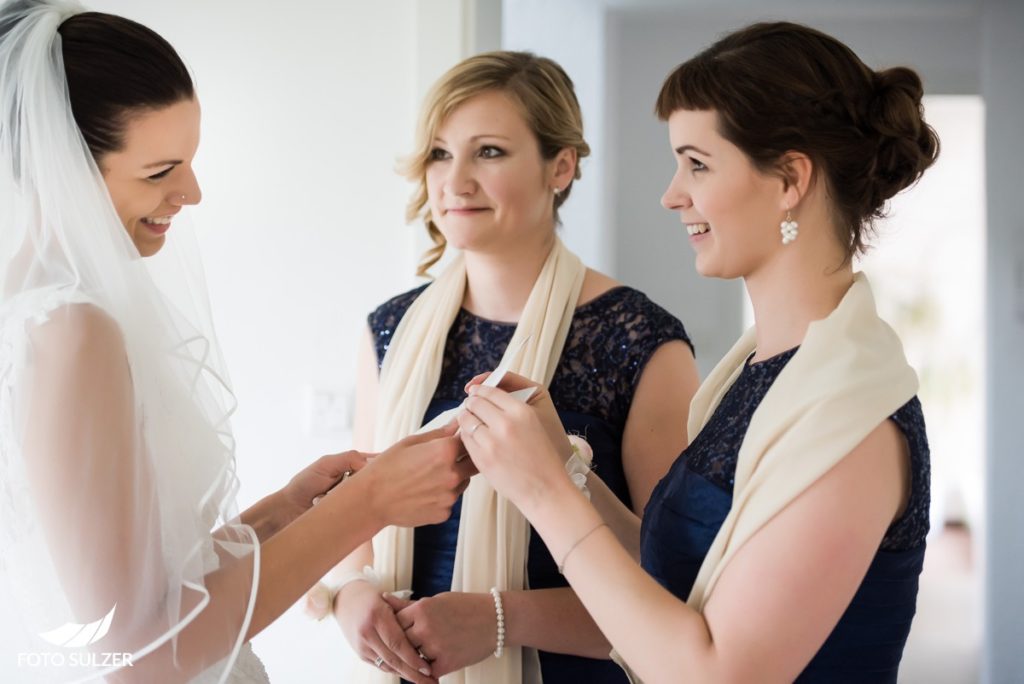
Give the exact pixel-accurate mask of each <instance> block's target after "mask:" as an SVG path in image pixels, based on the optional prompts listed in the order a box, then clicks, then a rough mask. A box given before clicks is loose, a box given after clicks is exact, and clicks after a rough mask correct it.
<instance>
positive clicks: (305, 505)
mask: <svg viewBox="0 0 1024 684" xmlns="http://www.w3.org/2000/svg"><path fill="white" fill-rule="evenodd" d="M367 458H368V456H367V454H363V453H360V452H358V451H345V452H343V453H340V454H329V455H327V456H322V457H320V458H318V459H317V460H315V461H313V463H312V464H310V465H308V466H306V467H305V468H303V469H302V470H301V471H299V473H298V474H297V475H296V476H295V477H293V478H292V479H291V480H290V481H289V482H288V484H286V485H285V486H284V489H282V490H281V492H280V493H281V500H282V502H283V505H284V507H285V508H286V509H287V510H290V511H291V512H292V516H291V517H292V519H294V518H297V517H298V516H300V515H302V514H303V513H305V512H306V511H307V510H309V508H310V507H311V506H312V505H313V503H314V501H315V500H316V499H319V498H320V497H322V496H324V495H325V494H326V493H327V492H328V491H330V489H331V488H332V487H334V486H335V485H336V484H338V483H339V482H341V480H342V478H344V477H345V474H346V473H356V472H359V471H360V470H362V469H363V468H364V467H365V466H366V463H367Z"/></svg>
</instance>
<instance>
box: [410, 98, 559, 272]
mask: <svg viewBox="0 0 1024 684" xmlns="http://www.w3.org/2000/svg"><path fill="white" fill-rule="evenodd" d="M562 156H564V155H559V157H558V158H556V159H553V160H551V161H546V160H544V159H543V158H542V157H541V154H540V148H539V145H538V142H537V138H536V136H535V135H534V134H533V131H531V130H530V128H529V126H528V125H527V123H526V120H525V119H524V118H523V116H522V114H521V113H520V109H519V106H518V105H517V104H516V103H515V102H514V101H513V100H512V99H510V98H509V97H508V96H507V95H505V94H504V93H502V92H500V91H492V92H487V93H482V94H480V95H476V96H474V97H472V98H470V99H469V100H466V101H465V102H464V103H462V104H461V105H459V106H458V107H457V108H456V109H455V110H454V111H453V112H452V113H451V114H450V115H449V116H448V118H447V119H446V120H445V121H444V122H443V123H442V125H441V126H440V127H439V128H438V130H437V135H436V136H435V138H434V140H433V149H432V151H431V156H430V160H429V161H428V163H427V171H426V180H427V198H428V203H429V206H430V213H431V216H432V217H433V219H434V222H435V223H436V224H437V227H438V228H439V229H440V230H441V232H442V233H443V234H444V236H445V239H446V240H447V241H448V244H449V245H452V246H453V247H456V248H458V249H463V250H467V251H475V252H481V253H496V252H507V251H508V250H509V249H521V248H524V247H529V246H531V245H537V246H540V245H543V244H547V240H549V239H550V236H551V233H552V231H553V230H554V192H553V191H554V189H555V188H556V187H557V188H559V189H564V188H565V186H566V185H568V184H569V181H570V180H571V179H572V173H573V171H574V164H572V165H569V164H567V163H565V160H562V161H560V158H561V157H562Z"/></svg>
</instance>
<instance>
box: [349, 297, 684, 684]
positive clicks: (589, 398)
mask: <svg viewBox="0 0 1024 684" xmlns="http://www.w3.org/2000/svg"><path fill="white" fill-rule="evenodd" d="M425 287H426V286H425V285H424V286H423V287H419V288H417V289H415V290H412V291H410V292H406V293H405V294H402V295H399V296H397V297H395V298H393V299H391V300H389V301H387V302H385V303H384V304H383V305H382V306H380V307H379V308H378V309H377V310H376V311H374V312H373V313H372V314H370V317H369V324H370V330H371V331H372V333H373V337H374V341H375V343H376V347H377V362H378V365H379V364H380V363H382V362H383V360H384V353H385V352H386V351H387V348H388V345H389V343H390V342H391V336H392V334H393V333H394V331H395V328H396V327H398V323H399V321H400V320H401V319H402V316H403V315H404V314H405V312H406V310H407V309H408V308H409V306H410V305H411V304H412V303H413V301H415V299H416V297H417V296H419V294H420V293H421V292H422V291H423V290H424V288H425ZM514 332H515V324H514V323H512V324H510V323H496V322H493V321H488V320H485V319H483V318H480V317H478V316H474V315H473V314H470V313H469V312H467V311H465V310H463V311H460V312H459V314H458V316H457V317H456V319H455V322H454V323H453V324H452V327H451V328H450V330H449V332H448V340H447V342H446V344H445V350H444V361H443V364H442V367H441V377H440V380H439V381H438V384H437V390H436V391H435V393H434V397H433V399H432V400H431V402H430V405H429V407H428V408H427V413H426V416H425V418H424V422H427V421H429V420H431V419H432V418H433V417H434V416H436V415H438V414H439V413H441V412H442V411H446V410H448V409H450V408H454V407H455V406H458V405H459V404H460V403H461V402H462V400H463V399H464V398H465V396H466V395H465V392H463V387H464V386H465V385H466V383H467V382H469V380H470V379H472V378H473V377H474V376H476V375H478V374H480V373H484V372H487V371H489V370H492V369H493V368H494V367H495V366H497V365H498V364H499V363H500V362H501V356H502V354H504V352H505V348H506V347H507V346H508V343H509V341H510V340H511V339H512V334H513V333H514ZM672 340H682V341H683V342H685V343H686V344H690V340H689V338H688V337H687V335H686V331H685V330H684V329H683V325H682V323H680V322H679V320H678V319H676V318H675V317H674V316H672V315H671V314H669V313H668V312H666V311H665V310H664V309H662V308H661V307H659V306H658V305H656V304H654V303H653V302H652V301H651V300H649V299H648V298H647V297H646V296H645V295H644V294H643V293H641V292H639V291H637V290H634V289H632V288H628V287H617V288H614V289H612V290H609V291H608V292H606V293H605V294H603V295H601V296H599V297H597V298H596V299H593V300H591V301H590V302H587V303H586V304H584V305H582V306H580V307H578V308H577V309H576V312H575V314H574V316H573V320H572V324H571V326H570V329H569V335H568V338H567V339H566V343H565V348H564V350H563V351H562V357H561V359H559V363H558V366H557V368H556V370H555V375H554V378H553V379H552V381H551V386H550V388H549V389H550V392H551V397H552V399H553V401H554V404H555V407H556V408H557V409H558V414H559V417H560V418H561V419H562V423H563V424H564V425H565V428H566V430H567V431H569V432H571V433H575V434H580V435H585V436H586V439H587V441H588V442H589V443H590V445H591V446H592V447H593V449H594V470H595V472H597V473H598V474H599V475H600V476H601V478H602V479H604V481H605V482H606V483H607V484H608V486H609V487H610V488H611V489H612V491H613V492H615V494H616V495H617V496H618V497H619V498H620V499H621V500H622V501H623V502H625V503H626V505H627V506H630V505H631V502H630V496H629V489H628V487H627V483H626V476H625V473H624V472H623V468H622V435H623V430H624V428H625V425H626V417H627V415H628V413H629V407H630V404H631V402H632V399H633V393H634V390H635V389H636V386H637V383H638V382H639V380H640V375H641V373H642V372H643V370H644V366H645V364H646V363H647V361H648V359H650V358H651V355H652V354H653V353H654V351H655V350H656V349H657V348H658V347H660V346H661V345H662V344H664V343H666V342H670V341H672ZM691 348H692V345H691ZM461 510H462V508H461V500H460V501H459V502H458V503H457V504H456V505H455V507H454V508H453V509H452V515H451V518H449V519H448V520H447V521H446V522H444V523H441V524H439V525H427V526H424V527H419V528H417V529H416V533H415V546H414V552H413V559H414V560H413V573H412V575H413V585H412V588H413V596H414V597H415V598H422V597H425V596H433V595H435V594H439V593H441V592H445V591H450V590H451V581H452V570H453V568H454V566H455V545H456V541H457V539H458V534H459V518H460V514H461ZM527 577H528V579H529V586H530V588H531V589H546V588H551V587H565V586H568V584H567V583H566V582H565V580H564V578H563V577H562V576H561V575H560V574H559V573H558V569H557V567H556V565H555V561H554V560H553V559H552V558H551V554H550V553H549V552H548V550H547V547H545V546H544V543H543V541H542V540H541V539H540V536H539V535H536V534H533V535H531V537H530V547H529V559H528V561H527ZM540 664H541V673H542V675H543V678H544V681H545V682H546V683H547V684H558V683H559V682H565V683H569V682H572V683H575V682H588V684H589V683H593V684H602V683H605V682H607V683H612V682H615V683H616V684H618V683H624V682H626V678H625V676H624V675H623V673H622V671H621V670H620V669H619V667H618V666H617V665H615V664H614V663H612V662H611V661H608V660H594V659H590V658H581V657H576V656H568V655H562V654H558V653H547V652H544V651H541V652H540Z"/></svg>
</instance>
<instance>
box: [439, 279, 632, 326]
mask: <svg viewBox="0 0 1024 684" xmlns="http://www.w3.org/2000/svg"><path fill="white" fill-rule="evenodd" d="M628 289H630V287H629V286H628V285H616V286H615V287H611V288H608V289H607V290H605V291H604V292H602V293H601V294H599V295H597V296H596V297H594V298H593V299H591V300H590V301H588V302H585V303H583V304H580V305H579V306H577V307H576V309H575V311H574V313H573V317H575V316H576V315H577V314H579V313H581V312H585V311H586V310H587V309H589V308H590V307H592V306H594V305H595V304H597V303H599V302H601V301H603V300H604V299H606V298H607V297H608V296H609V295H611V294H612V293H613V292H617V291H619V290H628ZM459 314H460V315H464V316H468V317H469V318H472V319H473V320H476V321H480V322H481V323H486V324H488V325H493V326H496V327H500V328H515V327H516V326H517V325H519V321H511V322H509V321H495V320H491V319H490V318H484V317H483V316H478V315H477V314H475V313H473V312H472V311H469V310H468V309H466V308H460V309H459Z"/></svg>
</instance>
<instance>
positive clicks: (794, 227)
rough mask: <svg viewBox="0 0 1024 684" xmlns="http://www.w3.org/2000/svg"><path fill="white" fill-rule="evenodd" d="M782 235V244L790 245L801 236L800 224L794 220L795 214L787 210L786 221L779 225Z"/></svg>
mask: <svg viewBox="0 0 1024 684" xmlns="http://www.w3.org/2000/svg"><path fill="white" fill-rule="evenodd" d="M779 228H780V230H779V232H780V233H782V244H784V245H788V244H789V243H790V242H792V241H793V240H796V236H797V235H799V234H800V224H799V223H797V222H796V221H794V220H793V214H792V213H791V212H790V211H789V210H788V209H787V210H786V220H785V221H783V222H782V223H780V224H779Z"/></svg>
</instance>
